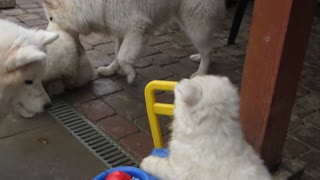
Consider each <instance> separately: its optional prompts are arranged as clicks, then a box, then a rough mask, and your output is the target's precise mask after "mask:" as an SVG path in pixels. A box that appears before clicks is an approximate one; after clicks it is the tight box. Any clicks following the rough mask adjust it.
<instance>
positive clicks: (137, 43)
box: [41, 0, 225, 83]
mask: <svg viewBox="0 0 320 180" xmlns="http://www.w3.org/2000/svg"><path fill="white" fill-rule="evenodd" d="M41 1H42V2H43V4H44V8H45V10H46V14H47V16H48V17H49V18H51V19H53V22H56V23H57V24H59V25H61V27H63V28H64V29H65V30H67V31H74V32H79V33H83V34H88V33H90V32H102V33H111V34H113V35H114V36H116V37H117V43H116V59H115V61H114V62H113V63H111V64H110V65H109V66H108V67H100V68H98V73H99V74H100V75H104V76H109V75H112V74H114V73H116V72H117V70H118V69H119V68H120V67H121V68H122V69H123V70H124V72H125V73H126V74H127V81H128V82H129V83H132V82H133V80H134V79H135V77H136V71H135V69H134V66H133V64H134V63H135V61H136V59H138V58H139V57H140V55H141V52H142V50H143V48H144V44H146V41H147V36H146V35H148V34H151V33H153V32H154V31H155V30H156V29H157V28H159V27H160V26H161V25H163V24H164V23H166V22H168V21H170V20H171V19H176V20H177V22H178V23H179V24H180V27H181V28H182V29H183V30H184V31H185V32H186V34H187V36H188V37H189V38H190V40H191V42H192V43H193V45H194V47H195V48H196V49H197V50H198V51H199V53H200V55H195V56H192V58H193V59H198V58H201V63H200V65H199V68H198V70H197V72H196V73H195V74H193V76H194V75H198V74H200V75H203V74H206V73H207V71H208V68H209V64H210V51H211V47H210V44H211V36H212V33H213V32H214V31H215V30H216V29H217V28H218V27H219V26H220V24H221V23H222V22H223V20H224V14H225V1H224V0H94V1H93V0H67V1H66V0H41Z"/></svg>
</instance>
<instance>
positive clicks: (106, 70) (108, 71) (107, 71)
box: [97, 37, 123, 76]
mask: <svg viewBox="0 0 320 180" xmlns="http://www.w3.org/2000/svg"><path fill="white" fill-rule="evenodd" d="M122 41H123V38H120V37H117V39H116V46H115V59H114V60H113V62H112V63H111V64H110V65H109V66H107V67H99V68H98V69H97V71H98V74H99V75H100V76H111V75H113V74H115V73H116V72H117V71H118V70H119V68H120V66H119V63H118V60H117V56H118V52H119V50H120V47H121V44H122Z"/></svg>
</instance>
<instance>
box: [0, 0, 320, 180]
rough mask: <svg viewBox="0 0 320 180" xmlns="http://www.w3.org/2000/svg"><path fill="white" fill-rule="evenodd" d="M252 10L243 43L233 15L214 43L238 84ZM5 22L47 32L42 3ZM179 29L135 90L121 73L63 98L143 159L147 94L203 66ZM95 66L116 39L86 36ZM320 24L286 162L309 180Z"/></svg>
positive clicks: (162, 40) (162, 42)
mask: <svg viewBox="0 0 320 180" xmlns="http://www.w3.org/2000/svg"><path fill="white" fill-rule="evenodd" d="M251 10H252V7H251V8H248V10H247V14H246V15H245V18H244V21H243V23H242V26H241V30H240V33H239V35H238V39H237V44H236V45H233V46H226V39H227V35H228V32H229V29H230V23H231V20H232V12H230V13H229V14H228V17H227V20H226V21H225V26H224V27H223V30H221V31H219V32H218V33H217V34H215V35H214V41H213V42H212V49H213V52H214V53H213V55H212V56H213V63H212V66H211V72H210V73H212V74H220V75H226V76H228V77H229V78H230V79H231V80H232V81H233V82H234V83H235V84H237V85H238V86H239V85H240V82H241V75H242V67H243V63H244V58H245V51H246V45H247V38H248V32H249V27H250V19H251ZM0 18H4V19H8V20H10V21H13V22H16V23H19V24H21V25H23V26H27V27H38V28H46V25H47V20H46V19H45V16H44V13H43V9H42V8H41V5H40V4H39V3H38V1H36V0H17V7H16V8H15V9H10V10H1V11H0ZM172 27H175V26H171V25H170V26H168V27H165V28H163V30H162V31H160V32H159V33H158V34H157V35H156V36H154V37H152V38H151V39H150V42H149V43H148V45H146V47H145V50H144V54H143V58H142V59H141V60H140V61H139V62H138V63H137V64H136V67H137V69H138V74H139V76H138V78H137V79H136V81H135V83H134V85H132V86H129V85H128V84H127V83H126V80H125V78H124V77H123V76H121V75H116V76H112V77H110V78H103V77H97V76H96V77H94V78H93V79H92V82H91V83H90V85H88V86H87V87H84V88H81V89H78V90H75V91H72V92H69V93H67V94H66V95H65V96H64V97H63V98H65V99H66V100H67V101H68V102H70V103H71V104H73V105H74V107H76V108H77V109H78V110H79V111H80V112H82V113H83V114H84V115H85V116H86V117H87V118H88V119H89V120H90V121H92V122H94V123H95V124H96V125H97V126H98V127H99V128H101V129H102V130H103V131H104V132H105V133H107V134H108V135H110V136H111V137H113V138H114V139H116V140H117V141H118V142H119V143H120V144H121V145H123V146H124V147H125V148H126V149H127V150H129V151H130V152H131V153H133V154H134V155H135V156H136V157H137V158H142V157H144V156H146V155H147V154H148V153H149V152H150V150H151V149H152V147H153V145H152V139H151V136H150V130H149V124H148V121H147V117H146V111H145V105H144V95H143V90H144V87H145V85H146V84H147V83H148V82H149V81H150V80H154V79H169V80H180V79H181V78H184V77H189V76H190V74H191V73H192V72H194V71H195V70H196V68H197V65H198V64H195V63H193V62H191V61H190V60H189V59H188V56H189V55H190V54H191V53H193V52H195V50H194V48H192V46H191V44H190V42H189V41H188V40H187V38H186V37H185V36H184V35H183V33H181V32H180V31H179V30H178V29H177V28H172ZM81 41H82V43H83V45H84V46H85V48H86V50H87V53H88V56H89V58H90V59H91V61H92V63H93V65H94V67H95V68H96V67H98V66H102V65H107V64H109V63H110V62H111V61H112V59H113V57H114V42H113V41H112V39H111V38H110V37H107V36H102V35H97V34H91V35H89V36H86V37H85V36H83V37H81ZM319 59H320V20H319V19H318V18H315V19H314V25H313V30H312V34H311V37H310V42H309V47H308V51H307V55H306V58H305V63H304V69H303V72H302V76H301V82H300V84H299V88H298V92H297V98H296V103H295V105H294V109H293V113H292V116H291V123H290V128H289V132H288V136H287V141H286V144H285V148H284V152H283V158H284V160H285V161H286V162H287V163H286V164H285V166H286V168H287V169H288V170H294V169H295V168H296V167H297V166H298V165H300V164H303V163H305V164H306V174H305V175H304V179H305V180H314V179H320V111H319V110H320V61H319ZM156 97H157V99H158V100H159V101H164V102H172V99H173V96H172V94H171V93H159V94H157V96H156ZM169 123H170V119H169V118H167V117H161V126H162V131H163V135H164V138H165V140H167V139H168V135H169V130H168V124H169Z"/></svg>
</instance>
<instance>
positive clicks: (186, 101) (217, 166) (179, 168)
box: [140, 76, 271, 180]
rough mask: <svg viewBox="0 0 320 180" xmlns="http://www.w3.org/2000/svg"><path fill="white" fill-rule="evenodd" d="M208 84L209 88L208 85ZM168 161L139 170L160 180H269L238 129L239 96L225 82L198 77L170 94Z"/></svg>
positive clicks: (149, 161)
mask: <svg viewBox="0 0 320 180" xmlns="http://www.w3.org/2000/svg"><path fill="white" fill-rule="evenodd" d="M208 82H209V83H208ZM174 94H175V103H174V104H175V110H174V116H175V119H174V121H173V124H172V139H171V141H170V142H169V150H170V155H169V157H168V158H159V157H156V156H149V157H147V158H145V159H143V161H142V163H141V165H140V167H141V168H142V169H144V170H146V171H147V172H149V173H151V174H153V175H155V176H157V177H159V178H160V179H162V180H200V179H201V180H270V179H271V177H270V175H269V173H268V171H267V170H266V168H265V167H264V165H263V162H262V160H261V159H260V158H259V157H258V155H257V154H256V153H255V152H254V150H253V149H252V147H251V146H250V145H249V144H248V143H247V142H246V141H245V139H244V137H243V134H242V131H241V128H240V125H239V113H238V111H239V95H238V93H237V89H236V88H235V87H234V86H233V85H232V84H231V82H230V81H229V79H228V78H226V77H217V76H203V77H201V76H197V77H195V78H193V79H191V80H182V81H181V82H180V83H179V84H178V85H177V86H176V88H175V91H174Z"/></svg>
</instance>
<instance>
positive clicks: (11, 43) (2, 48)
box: [0, 19, 58, 119]
mask: <svg viewBox="0 0 320 180" xmlns="http://www.w3.org/2000/svg"><path fill="white" fill-rule="evenodd" d="M0 29H1V33H0V119H1V118H3V117H4V116H6V115H8V113H9V112H17V113H18V114H20V115H21V116H23V117H26V118H30V117H32V116H34V115H35V114H36V113H39V112H41V111H43V110H44V109H46V107H48V104H50V99H49V97H48V96H47V94H46V92H45V91H44V89H43V86H42V84H41V80H42V78H43V75H44V73H45V69H46V58H47V55H46V53H45V48H46V45H48V44H50V43H52V42H53V41H54V40H56V39H57V38H58V34H56V33H52V32H47V31H43V30H32V29H26V28H23V27H21V26H18V25H16V24H14V23H11V22H8V21H6V20H1V19H0Z"/></svg>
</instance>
